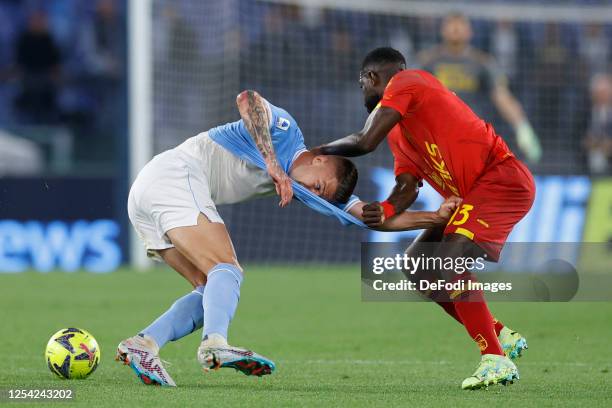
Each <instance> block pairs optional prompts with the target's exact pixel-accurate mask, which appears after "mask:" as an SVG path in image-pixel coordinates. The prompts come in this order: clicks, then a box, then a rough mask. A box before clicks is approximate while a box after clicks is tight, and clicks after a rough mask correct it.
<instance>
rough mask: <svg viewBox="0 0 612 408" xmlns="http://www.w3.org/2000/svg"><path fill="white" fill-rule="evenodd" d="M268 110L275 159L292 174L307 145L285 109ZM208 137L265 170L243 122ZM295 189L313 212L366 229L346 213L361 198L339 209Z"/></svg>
mask: <svg viewBox="0 0 612 408" xmlns="http://www.w3.org/2000/svg"><path fill="white" fill-rule="evenodd" d="M268 107H269V109H270V112H271V115H270V134H271V136H272V145H273V147H274V152H275V154H276V159H277V161H278V162H279V164H280V166H281V167H282V168H283V170H285V172H286V173H289V170H290V168H291V165H292V164H293V161H294V160H295V159H296V158H297V157H298V156H299V155H300V154H301V153H303V152H304V151H306V150H307V149H306V145H305V144H304V136H303V134H302V131H301V130H300V128H299V126H298V125H297V122H296V121H295V119H293V117H292V116H291V115H290V114H289V113H288V112H287V111H286V110H284V109H282V108H279V107H276V106H274V105H272V104H270V103H268ZM208 135H209V137H210V138H211V139H212V140H214V141H215V142H216V143H218V144H219V145H221V146H223V147H224V148H225V149H226V150H228V151H230V152H231V153H232V154H233V155H235V156H237V157H239V158H241V159H242V160H245V161H246V162H248V163H251V164H253V165H255V166H257V167H259V168H260V169H263V170H265V169H266V165H265V162H264V159H263V157H262V155H261V153H260V152H259V150H258V149H257V146H256V145H255V142H254V140H253V138H252V137H251V135H250V134H249V132H248V130H247V129H246V126H245V124H244V122H243V121H242V120H239V121H236V122H232V123H228V124H225V125H222V126H218V127H215V128H213V129H210V130H209V131H208ZM293 190H294V195H295V197H296V198H297V199H298V200H300V201H301V202H303V203H304V204H306V205H307V206H309V207H310V208H312V209H313V210H315V211H318V212H320V213H322V214H324V215H328V216H335V217H336V218H338V219H339V220H340V222H342V223H343V224H345V225H348V224H356V225H359V226H362V227H363V226H365V225H364V224H363V223H362V222H361V221H359V220H358V219H357V218H355V217H353V216H352V215H350V214H348V213H347V212H345V211H344V210H345V209H348V208H350V207H352V206H353V205H354V204H355V203H356V202H357V201H359V198H358V197H356V196H351V198H350V199H349V201H348V202H347V203H346V204H341V205H337V206H336V205H333V204H331V203H329V202H327V201H325V200H324V199H322V198H320V197H319V196H317V195H316V194H313V193H312V192H311V191H310V190H308V189H307V188H305V187H304V186H302V185H301V184H299V183H296V182H295V181H294V182H293Z"/></svg>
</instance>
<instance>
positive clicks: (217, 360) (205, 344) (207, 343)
mask: <svg viewBox="0 0 612 408" xmlns="http://www.w3.org/2000/svg"><path fill="white" fill-rule="evenodd" d="M198 361H199V362H200V364H201V365H202V368H203V369H204V371H205V372H208V371H210V370H218V369H219V368H233V369H235V370H238V371H241V372H242V373H244V374H246V375H256V376H258V377H261V376H262V375H267V374H272V372H274V370H275V368H276V366H275V365H274V362H272V361H271V360H269V359H267V358H265V357H264V356H260V355H259V354H257V353H254V352H252V351H250V350H246V349H243V348H239V347H234V346H230V345H228V344H227V340H225V338H224V337H223V336H221V335H218V334H211V335H210V336H207V337H206V338H205V339H204V340H203V341H202V343H201V344H200V347H199V348H198Z"/></svg>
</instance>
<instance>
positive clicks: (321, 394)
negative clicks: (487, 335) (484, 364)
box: [0, 267, 612, 408]
mask: <svg viewBox="0 0 612 408" xmlns="http://www.w3.org/2000/svg"><path fill="white" fill-rule="evenodd" d="M247 271H248V272H247V278H246V279H245V282H244V284H243V287H242V298H241V302H240V306H239V308H238V313H237V316H236V318H235V320H234V322H233V324H232V328H231V331H230V337H231V342H232V343H233V344H236V345H242V346H246V347H250V348H252V349H253V350H255V351H257V352H259V353H262V354H263V355H266V356H268V357H270V358H272V359H273V360H274V361H275V362H276V363H277V371H276V372H275V373H274V374H273V375H271V376H267V377H263V378H251V377H246V376H244V375H242V374H240V373H238V372H234V371H233V370H219V371H218V372H215V373H210V374H203V373H202V372H201V369H200V367H199V365H198V364H197V361H196V359H195V354H196V348H197V345H198V343H199V340H200V339H199V337H200V336H199V334H193V335H191V336H189V337H187V338H185V339H183V340H181V341H179V342H174V343H170V344H169V345H167V346H166V347H165V348H164V349H163V350H162V353H161V356H162V358H163V359H165V360H169V361H171V362H172V366H170V367H169V371H170V373H171V374H172V375H173V377H174V379H175V381H176V382H177V383H178V385H179V387H178V388H176V389H166V388H164V389H160V388H156V387H146V386H144V385H143V384H141V383H140V381H139V380H138V379H137V378H136V377H135V375H134V374H133V373H132V371H131V370H130V369H129V368H128V367H124V366H121V365H120V364H119V363H116V362H114V361H113V358H114V351H115V347H116V345H117V343H118V342H119V341H120V340H121V339H123V338H125V337H128V336H130V335H133V334H134V333H136V332H137V331H138V330H139V329H141V328H142V327H144V326H145V325H146V324H148V323H149V322H150V321H151V320H152V319H153V318H155V317H156V316H157V315H159V314H160V313H161V312H163V311H164V310H165V309H166V308H167V307H168V306H169V305H170V304H171V303H172V301H173V300H174V299H175V298H177V297H179V296H181V295H182V294H183V293H185V292H186V291H187V290H189V287H188V286H187V284H186V283H185V282H184V281H183V280H182V279H181V278H180V277H179V276H178V275H177V274H176V273H174V272H171V271H170V270H167V269H160V270H156V271H154V272H151V273H147V274H140V273H136V272H133V271H130V270H121V271H118V272H115V273H112V274H106V275H94V274H86V273H73V274H68V273H50V274H35V273H26V274H18V275H11V276H8V275H0V306H1V307H0V317H1V318H0V321H1V322H2V325H1V326H0V327H1V334H0V388H4V389H6V388H8V387H11V388H12V387H16V388H41V387H73V388H74V389H75V394H76V401H74V402H70V403H69V404H70V405H69V406H74V407H77V406H87V407H95V406H109V407H111V406H112V407H117V406H127V405H130V406H159V407H166V406H206V405H214V406H215V407H224V406H237V405H244V406H315V405H318V406H351V407H354V406H368V407H373V406H384V407H388V406H407V405H411V406H453V407H455V406H469V407H475V406H497V405H501V404H504V405H506V404H508V406H510V404H513V405H512V406H518V407H521V408H522V407H531V406H534V407H545V406H560V405H568V406H580V405H584V406H589V407H594V406H610V405H609V404H610V400H611V399H612V373H610V372H609V370H610V369H611V368H612V357H611V356H610V343H609V339H610V338H611V337H612V325H610V315H612V304H610V303H569V304H559V303H557V304H543V303H538V304H526V303H503V304H502V303H494V304H492V305H491V308H492V310H493V312H494V314H495V315H496V316H497V317H499V318H500V319H501V320H502V321H504V322H506V323H507V324H508V325H509V326H510V327H512V328H516V329H517V330H519V331H521V332H522V333H523V334H524V335H525V336H526V337H527V339H528V340H529V346H530V348H529V350H528V351H527V355H526V356H525V357H523V358H522V359H521V360H519V362H518V366H519V369H520V374H521V378H522V379H521V380H520V381H519V382H518V383H515V384H514V385H512V386H509V387H502V386H497V387H491V388H490V389H488V390H485V391H462V390H461V389H460V384H461V381H462V380H463V378H464V377H466V376H468V375H469V374H471V373H472V371H473V370H474V368H475V367H476V364H477V362H478V358H479V357H478V351H477V348H476V346H475V345H474V344H473V343H472V341H471V340H470V339H469V338H468V337H467V335H466V333H465V331H464V330H463V328H462V327H461V326H459V325H458V324H456V323H455V322H454V321H453V320H451V319H450V318H449V317H448V316H446V315H444V314H443V312H442V311H441V309H440V308H439V307H437V306H436V305H434V304H424V303H364V302H361V300H360V281H359V271H358V268H357V267H352V268H350V267H317V268H315V267H308V268H299V267H265V268H264V267H250V268H247ZM68 326H76V327H82V328H84V329H86V330H89V331H90V332H91V333H93V334H94V336H95V337H96V338H97V340H98V342H99V344H100V347H101V350H102V361H101V364H100V366H99V367H98V370H97V371H96V372H95V373H94V374H93V375H92V376H91V377H90V378H88V379H86V380H80V381H70V382H68V381H65V380H61V379H59V378H55V377H53V375H52V374H51V373H50V371H49V370H48V369H47V367H46V365H45V361H44V356H43V353H44V348H45V344H46V342H47V340H48V338H49V336H50V335H51V334H53V333H54V332H55V331H56V330H58V329H60V328H63V327H68ZM3 402H4V403H6V400H5V401H0V404H1V403H3ZM59 404H61V403H59ZM43 405H45V404H44V403H36V406H43ZM50 405H51V406H55V407H57V406H58V403H57V402H54V403H52V404H50Z"/></svg>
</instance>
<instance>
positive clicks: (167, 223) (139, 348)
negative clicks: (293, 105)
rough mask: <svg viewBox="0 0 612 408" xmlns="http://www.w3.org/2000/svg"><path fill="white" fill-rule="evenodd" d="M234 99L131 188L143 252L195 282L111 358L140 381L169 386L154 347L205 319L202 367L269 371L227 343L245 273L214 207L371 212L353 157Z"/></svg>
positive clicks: (424, 222) (445, 209) (434, 215)
mask: <svg viewBox="0 0 612 408" xmlns="http://www.w3.org/2000/svg"><path fill="white" fill-rule="evenodd" d="M237 104H238V110H239V112H240V116H241V118H242V119H241V120H239V121H237V122H233V123H229V124H226V125H223V126H219V127H216V128H213V129H211V130H209V131H208V132H204V133H201V134H199V135H197V136H195V137H192V138H190V139H188V140H187V141H185V142H184V143H183V144H181V145H179V146H177V147H176V148H174V149H171V150H168V151H166V152H163V153H161V154H159V155H157V156H155V157H154V158H153V159H152V160H151V161H150V162H149V163H148V164H147V165H146V166H145V167H144V168H143V169H142V170H141V172H140V173H139V175H138V177H137V178H136V180H135V181H134V184H133V185H132V188H131V190H130V195H129V198H128V214H129V217H130V221H131V222H132V225H133V226H134V228H135V229H136V231H137V232H138V234H139V236H140V238H141V239H142V240H143V242H144V244H145V248H146V250H147V253H148V254H149V255H150V256H152V257H155V258H158V259H159V258H161V259H162V260H163V261H164V262H166V263H167V264H168V265H170V266H171V267H172V268H174V269H175V270H176V271H177V272H178V273H179V274H181V275H182V276H183V277H185V278H186V279H187V280H188V281H189V282H190V283H191V284H192V285H193V287H194V290H193V292H191V293H189V294H187V295H185V296H183V297H181V298H180V299H178V300H176V302H174V304H173V305H172V306H171V307H170V309H168V310H167V311H166V312H165V313H164V314H162V315H161V316H160V317H159V318H158V319H156V320H155V321H154V322H153V323H151V325H149V326H148V327H146V328H145V329H143V330H141V331H140V332H139V333H138V335H136V336H133V337H130V338H128V339H125V340H123V341H122V342H121V343H119V346H118V348H117V360H120V361H123V362H124V363H125V364H126V365H129V366H130V367H131V368H132V369H133V370H134V371H135V372H136V374H137V375H138V377H139V378H140V379H141V380H142V381H143V382H144V383H145V384H154V385H164V386H175V385H176V384H175V382H174V380H173V379H172V378H171V377H170V375H169V374H168V372H167V371H166V369H165V368H164V366H163V364H162V361H161V360H160V358H159V349H160V348H161V347H163V346H164V345H165V344H166V343H168V342H169V341H174V340H178V339H180V338H182V337H184V336H186V335H188V334H190V333H192V332H194V331H196V330H197V329H199V328H200V327H202V326H204V330H203V338H202V343H201V344H200V347H199V349H198V353H197V358H198V361H199V362H200V364H201V365H202V367H203V368H204V370H205V371H208V370H210V369H217V368H225V367H228V368H234V369H236V370H239V371H242V372H243V373H245V374H247V375H256V376H261V375H266V374H271V373H272V372H273V371H274V368H275V366H274V363H273V362H272V361H270V360H269V359H267V358H265V357H263V356H261V355H258V354H256V353H254V352H252V351H250V350H247V349H242V348H238V347H234V346H231V345H229V344H228V343H227V335H228V327H229V324H230V322H231V320H232V318H233V316H234V313H235V311H236V308H237V305H238V299H239V297H240V285H241V283H242V279H243V270H242V268H241V267H240V264H239V263H238V261H237V259H236V254H235V252H234V248H233V245H232V242H231V240H230V237H229V234H228V232H227V230H226V228H225V225H224V224H223V220H222V219H221V217H220V216H219V214H218V212H217V209H216V205H219V204H232V203H238V202H242V201H245V200H248V199H251V198H256V197H260V196H265V195H269V194H274V192H275V190H276V193H277V194H278V195H279V196H280V197H281V201H280V206H281V207H284V206H286V205H287V204H288V203H289V202H290V201H291V199H292V197H293V194H294V193H295V196H296V198H298V199H299V200H300V201H302V202H303V203H304V204H306V205H308V206H309V207H311V208H313V209H314V210H316V211H319V212H321V213H323V214H325V215H333V216H336V217H337V218H339V219H340V221H342V222H343V223H344V224H347V223H354V224H357V225H360V226H362V227H363V226H365V225H364V224H363V223H362V222H361V221H360V220H361V219H366V220H367V218H368V216H367V214H366V213H362V209H363V207H364V203H363V202H361V201H360V200H359V199H358V198H357V197H355V196H352V192H353V189H354V188H355V184H356V182H357V169H356V168H355V166H354V165H353V163H352V162H351V161H349V160H348V159H345V158H343V157H339V156H319V155H315V154H314V153H312V152H310V151H308V150H307V149H306V146H305V145H304V138H303V136H302V133H301V131H300V129H299V127H298V126H297V123H296V122H295V120H294V119H293V118H292V117H291V115H289V113H287V112H286V111H285V110H283V109H280V108H278V107H275V106H273V105H271V104H269V103H268V102H267V101H266V100H265V99H263V98H262V97H261V96H260V95H259V94H257V93H256V92H254V91H244V92H242V93H241V94H240V95H238V98H237ZM332 203H333V204H332ZM453 209H454V208H452V207H449V205H448V204H447V203H445V204H443V206H441V207H440V210H438V211H437V212H426V211H412V212H406V213H404V214H402V216H398V217H395V218H396V219H400V218H401V220H402V223H403V224H402V225H412V226H414V228H431V227H435V226H439V225H442V224H444V223H446V221H447V220H448V218H449V217H450V215H451V214H452V210H453ZM349 213H350V215H349ZM411 223H412V224H411ZM386 227H388V228H391V227H392V225H386Z"/></svg>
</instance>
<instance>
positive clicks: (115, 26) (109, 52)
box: [81, 0, 125, 79]
mask: <svg viewBox="0 0 612 408" xmlns="http://www.w3.org/2000/svg"><path fill="white" fill-rule="evenodd" d="M123 26H124V21H123V20H122V19H121V17H120V16H119V14H118V12H117V9H116V5H115V1H114V0H100V1H99V2H98V3H97V5H96V10H95V14H94V17H93V20H92V21H88V22H87V24H84V25H83V28H82V32H81V41H82V42H81V47H82V51H83V57H84V61H83V63H84V64H85V65H86V66H87V69H88V71H89V74H91V75H93V76H99V77H104V78H107V79H118V78H119V77H121V75H122V74H123V44H124V41H125V32H124V29H123Z"/></svg>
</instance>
